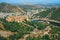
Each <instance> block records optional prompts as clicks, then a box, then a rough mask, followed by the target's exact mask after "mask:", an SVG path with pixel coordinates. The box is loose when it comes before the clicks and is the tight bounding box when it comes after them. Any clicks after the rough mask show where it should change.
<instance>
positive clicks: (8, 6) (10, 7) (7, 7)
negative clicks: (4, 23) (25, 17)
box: [0, 3, 25, 13]
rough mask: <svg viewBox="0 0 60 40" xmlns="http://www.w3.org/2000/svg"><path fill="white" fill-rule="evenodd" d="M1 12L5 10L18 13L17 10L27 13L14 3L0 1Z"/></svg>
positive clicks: (5, 11)
mask: <svg viewBox="0 0 60 40" xmlns="http://www.w3.org/2000/svg"><path fill="white" fill-rule="evenodd" d="M0 12H4V13H10V12H11V13H16V12H18V13H19V12H20V13H25V11H24V10H23V9H22V8H20V7H18V6H16V5H12V4H8V3H0Z"/></svg>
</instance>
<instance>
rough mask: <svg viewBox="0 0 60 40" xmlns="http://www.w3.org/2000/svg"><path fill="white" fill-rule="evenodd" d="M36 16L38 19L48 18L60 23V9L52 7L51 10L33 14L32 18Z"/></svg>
mask: <svg viewBox="0 0 60 40" xmlns="http://www.w3.org/2000/svg"><path fill="white" fill-rule="evenodd" d="M38 16H39V18H48V19H53V20H58V21H60V7H53V8H51V9H48V10H46V11H43V12H39V13H37V14H34V15H33V18H36V17H38Z"/></svg>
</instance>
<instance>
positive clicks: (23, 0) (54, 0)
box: [0, 0, 60, 4]
mask: <svg viewBox="0 0 60 40" xmlns="http://www.w3.org/2000/svg"><path fill="white" fill-rule="evenodd" d="M0 2H8V3H25V4H26V3H60V0H0Z"/></svg>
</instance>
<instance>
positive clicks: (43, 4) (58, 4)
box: [35, 3, 60, 6]
mask: <svg viewBox="0 0 60 40" xmlns="http://www.w3.org/2000/svg"><path fill="white" fill-rule="evenodd" d="M35 5H39V6H60V3H38V4H35Z"/></svg>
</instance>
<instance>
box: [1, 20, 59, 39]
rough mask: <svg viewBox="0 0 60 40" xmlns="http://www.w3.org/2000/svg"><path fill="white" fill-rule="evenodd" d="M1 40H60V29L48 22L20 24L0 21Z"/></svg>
mask: <svg viewBox="0 0 60 40" xmlns="http://www.w3.org/2000/svg"><path fill="white" fill-rule="evenodd" d="M7 24H8V25H7ZM0 40H60V27H59V26H53V25H51V24H47V23H46V22H41V23H40V22H31V21H24V22H22V23H18V22H15V21H13V22H7V21H6V20H5V19H0Z"/></svg>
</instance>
